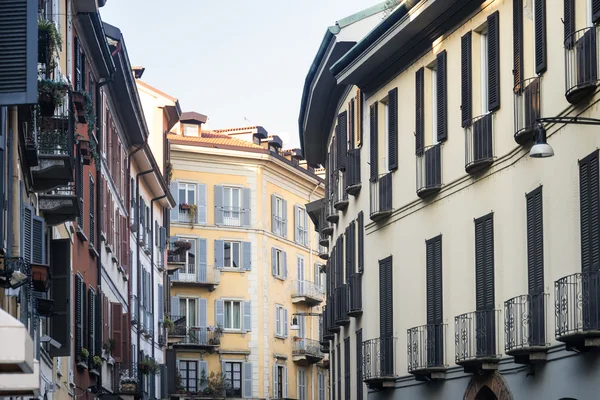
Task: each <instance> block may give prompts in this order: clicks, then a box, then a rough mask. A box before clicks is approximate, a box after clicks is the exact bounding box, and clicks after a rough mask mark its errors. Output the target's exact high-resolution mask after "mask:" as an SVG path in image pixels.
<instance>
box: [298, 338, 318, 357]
mask: <svg viewBox="0 0 600 400" xmlns="http://www.w3.org/2000/svg"><path fill="white" fill-rule="evenodd" d="M292 355H293V356H303V355H309V356H314V357H323V356H324V355H323V353H322V352H321V346H320V343H319V341H318V340H314V339H299V340H295V341H294V345H293V347H292Z"/></svg>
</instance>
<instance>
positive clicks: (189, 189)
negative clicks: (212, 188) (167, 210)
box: [179, 182, 196, 209]
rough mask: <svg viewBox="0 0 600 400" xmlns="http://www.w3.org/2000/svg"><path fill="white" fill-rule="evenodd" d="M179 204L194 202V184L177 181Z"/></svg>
mask: <svg viewBox="0 0 600 400" xmlns="http://www.w3.org/2000/svg"><path fill="white" fill-rule="evenodd" d="M179 204H196V185H195V184H193V183H182V182H179ZM180 209H181V207H180Z"/></svg>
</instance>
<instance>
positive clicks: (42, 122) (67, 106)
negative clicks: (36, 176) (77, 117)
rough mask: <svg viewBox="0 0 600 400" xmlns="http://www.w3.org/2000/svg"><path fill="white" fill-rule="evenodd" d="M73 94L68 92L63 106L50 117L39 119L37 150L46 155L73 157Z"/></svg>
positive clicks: (57, 108)
mask: <svg viewBox="0 0 600 400" xmlns="http://www.w3.org/2000/svg"><path fill="white" fill-rule="evenodd" d="M71 95H72V92H71V91H70V90H66V93H65V98H64V100H63V104H62V105H59V106H57V107H56V109H55V110H54V114H53V115H52V116H50V117H39V118H38V119H37V149H38V153H39V154H44V155H71V156H72V155H73V148H74V146H75V141H74V137H75V135H74V119H73V113H72V111H71V102H70V97H71Z"/></svg>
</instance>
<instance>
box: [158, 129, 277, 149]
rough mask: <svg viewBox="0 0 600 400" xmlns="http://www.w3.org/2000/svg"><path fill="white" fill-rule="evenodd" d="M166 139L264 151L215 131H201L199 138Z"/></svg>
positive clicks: (171, 135)
mask: <svg viewBox="0 0 600 400" xmlns="http://www.w3.org/2000/svg"><path fill="white" fill-rule="evenodd" d="M167 139H169V140H175V141H180V142H193V143H202V144H207V145H214V146H219V145H221V146H228V147H241V148H251V149H261V150H265V148H264V147H262V146H259V145H257V144H254V143H251V142H247V141H245V140H240V139H236V138H235V137H231V136H229V135H225V134H223V133H218V132H215V131H212V132H210V131H202V132H201V135H200V136H183V135H175V134H173V133H169V134H168V135H167Z"/></svg>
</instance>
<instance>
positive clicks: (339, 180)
mask: <svg viewBox="0 0 600 400" xmlns="http://www.w3.org/2000/svg"><path fill="white" fill-rule="evenodd" d="M334 177H335V185H334V191H333V207H335V209H336V210H340V211H343V210H345V209H346V208H348V203H349V200H348V193H347V192H346V174H345V173H344V172H343V171H341V170H338V171H335V173H334Z"/></svg>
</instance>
